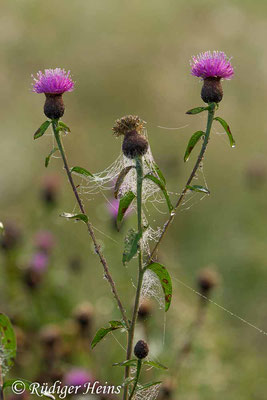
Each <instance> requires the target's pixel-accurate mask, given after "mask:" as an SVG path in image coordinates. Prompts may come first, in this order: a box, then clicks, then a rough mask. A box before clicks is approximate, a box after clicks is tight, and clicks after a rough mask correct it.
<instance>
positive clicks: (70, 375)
mask: <svg viewBox="0 0 267 400" xmlns="http://www.w3.org/2000/svg"><path fill="white" fill-rule="evenodd" d="M94 380H95V379H94V377H93V376H92V375H91V374H90V373H89V372H87V371H86V370H85V369H82V368H73V369H71V370H70V371H69V372H67V374H66V375H65V377H64V384H65V385H67V386H82V387H83V386H84V385H85V384H86V383H88V382H90V383H93V382H94Z"/></svg>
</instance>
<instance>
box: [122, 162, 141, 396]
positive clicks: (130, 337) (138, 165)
mask: <svg viewBox="0 0 267 400" xmlns="http://www.w3.org/2000/svg"><path fill="white" fill-rule="evenodd" d="M136 175H137V223H138V233H139V234H140V236H141V235H142V231H143V227H142V183H143V163H142V159H141V157H140V158H139V157H138V158H136ZM143 276H144V269H143V252H142V246H141V244H139V250H138V282H137V289H136V295H135V303H134V309H133V315H132V321H131V325H130V329H129V332H128V343H127V354H126V359H127V360H130V359H131V356H132V351H133V339H134V332H135V325H136V321H137V315H138V309H139V301H140V295H141V289H142V282H143ZM129 376H130V367H128V366H127V367H125V375H124V377H125V379H127V378H129ZM127 399H128V385H125V387H124V393H123V400H127Z"/></svg>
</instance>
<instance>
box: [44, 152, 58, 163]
mask: <svg viewBox="0 0 267 400" xmlns="http://www.w3.org/2000/svg"><path fill="white" fill-rule="evenodd" d="M57 151H58V148H57V147H54V148H53V149H52V150H51V151H50V153H49V154H48V156H47V157H46V158H45V167H46V168H47V167H48V164H49V161H50V158H51V156H52V155H53V154H54V153H56V152H57Z"/></svg>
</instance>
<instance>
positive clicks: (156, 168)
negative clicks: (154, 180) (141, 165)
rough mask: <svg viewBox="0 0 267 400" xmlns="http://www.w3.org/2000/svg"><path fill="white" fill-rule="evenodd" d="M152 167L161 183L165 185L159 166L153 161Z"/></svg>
mask: <svg viewBox="0 0 267 400" xmlns="http://www.w3.org/2000/svg"><path fill="white" fill-rule="evenodd" d="M153 167H154V169H155V172H156V174H157V175H158V177H159V179H160V180H161V182H162V183H163V185H164V186H165V185H166V179H165V177H164V175H163V173H162V172H161V170H160V168H159V166H158V165H157V164H156V163H155V162H154V163H153Z"/></svg>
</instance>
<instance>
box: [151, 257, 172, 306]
mask: <svg viewBox="0 0 267 400" xmlns="http://www.w3.org/2000/svg"><path fill="white" fill-rule="evenodd" d="M147 269H150V271H152V272H154V273H155V274H156V275H157V277H158V278H159V280H160V283H161V286H162V289H163V292H164V296H165V311H168V309H169V308H170V305H171V299H172V281H171V277H170V274H169V272H168V271H167V269H166V267H164V266H163V265H161V264H159V263H152V264H149V265H148V266H147V267H146V268H145V270H147Z"/></svg>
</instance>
